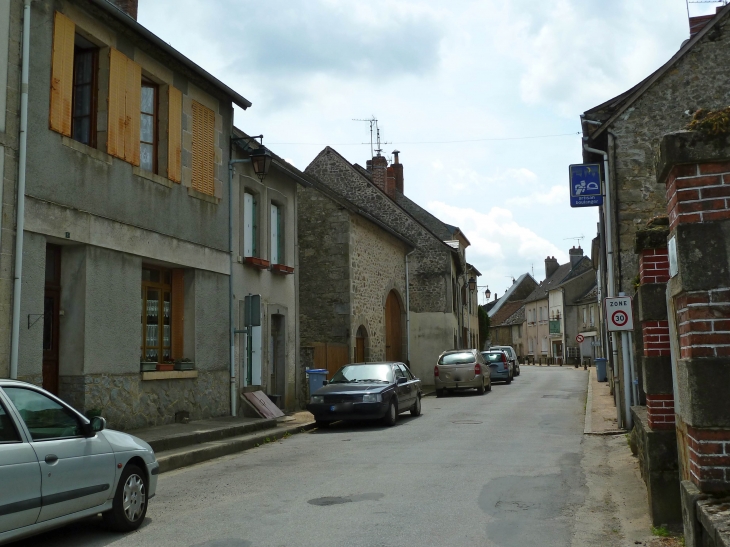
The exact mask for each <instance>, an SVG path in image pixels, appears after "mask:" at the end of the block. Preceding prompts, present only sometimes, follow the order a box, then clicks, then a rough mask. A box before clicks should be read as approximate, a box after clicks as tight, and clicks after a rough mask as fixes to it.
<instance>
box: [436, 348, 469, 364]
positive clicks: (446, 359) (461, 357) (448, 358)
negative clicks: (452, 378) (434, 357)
mask: <svg viewBox="0 0 730 547" xmlns="http://www.w3.org/2000/svg"><path fill="white" fill-rule="evenodd" d="M474 361H475V358H474V354H473V353H471V352H466V351H465V352H460V353H447V354H446V355H442V356H441V359H439V365H465V364H467V363H473V362H474Z"/></svg>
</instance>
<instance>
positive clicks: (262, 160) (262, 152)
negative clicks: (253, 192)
mask: <svg viewBox="0 0 730 547" xmlns="http://www.w3.org/2000/svg"><path fill="white" fill-rule="evenodd" d="M251 166H252V167H253V172H254V173H256V176H257V177H258V178H259V180H260V181H261V182H264V179H265V178H266V175H268V174H269V167H271V152H269V151H268V149H267V148H266V147H265V146H264V145H263V144H262V145H261V147H260V148H257V149H256V150H253V151H252V152H251Z"/></svg>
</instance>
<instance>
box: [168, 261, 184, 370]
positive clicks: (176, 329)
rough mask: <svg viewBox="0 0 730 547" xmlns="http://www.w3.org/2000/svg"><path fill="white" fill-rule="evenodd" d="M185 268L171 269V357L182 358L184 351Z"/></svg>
mask: <svg viewBox="0 0 730 547" xmlns="http://www.w3.org/2000/svg"><path fill="white" fill-rule="evenodd" d="M184 276H185V270H182V269H180V268H176V269H174V270H172V348H171V349H172V358H173V359H182V358H183V357H185V355H184V351H185V347H184V343H183V337H184V329H183V327H184V311H185V282H184Z"/></svg>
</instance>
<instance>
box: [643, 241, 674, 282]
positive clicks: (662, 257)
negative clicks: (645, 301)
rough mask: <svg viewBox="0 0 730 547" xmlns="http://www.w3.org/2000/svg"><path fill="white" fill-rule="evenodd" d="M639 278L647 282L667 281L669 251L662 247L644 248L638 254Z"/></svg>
mask: <svg viewBox="0 0 730 547" xmlns="http://www.w3.org/2000/svg"><path fill="white" fill-rule="evenodd" d="M639 280H640V282H641V284H642V285H645V284H647V283H666V282H667V281H669V252H668V251H667V249H666V248H664V249H644V250H643V251H641V254H640V255H639Z"/></svg>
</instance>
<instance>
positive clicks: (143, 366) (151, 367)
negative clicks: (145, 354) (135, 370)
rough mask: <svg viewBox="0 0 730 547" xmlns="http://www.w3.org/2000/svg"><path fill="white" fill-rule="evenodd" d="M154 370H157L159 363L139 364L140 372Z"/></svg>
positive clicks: (143, 362)
mask: <svg viewBox="0 0 730 547" xmlns="http://www.w3.org/2000/svg"><path fill="white" fill-rule="evenodd" d="M153 370H157V362H156V361H141V362H140V363H139V371H140V372H151V371H153Z"/></svg>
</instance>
